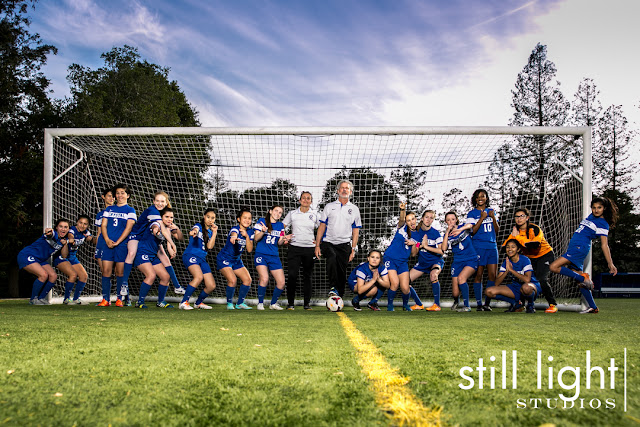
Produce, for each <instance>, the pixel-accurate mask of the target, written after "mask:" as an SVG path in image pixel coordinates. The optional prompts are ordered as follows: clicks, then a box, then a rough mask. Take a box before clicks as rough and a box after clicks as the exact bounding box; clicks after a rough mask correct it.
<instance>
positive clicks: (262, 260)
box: [253, 255, 282, 271]
mask: <svg viewBox="0 0 640 427" xmlns="http://www.w3.org/2000/svg"><path fill="white" fill-rule="evenodd" d="M253 262H254V263H255V265H256V267H257V266H259V265H265V266H267V268H268V269H269V271H275V270H282V261H280V257H279V256H277V255H256V256H254V257H253Z"/></svg>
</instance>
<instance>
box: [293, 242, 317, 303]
mask: <svg viewBox="0 0 640 427" xmlns="http://www.w3.org/2000/svg"><path fill="white" fill-rule="evenodd" d="M315 250H316V248H315V247H310V248H304V247H300V246H293V245H290V246H289V251H288V253H287V261H288V263H289V277H288V280H287V299H288V300H289V305H294V302H295V300H296V287H297V286H298V275H299V273H300V266H302V293H303V295H304V305H305V306H307V305H309V303H310V302H311V274H312V273H313V265H314V264H315V260H314V258H315Z"/></svg>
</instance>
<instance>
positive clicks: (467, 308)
mask: <svg viewBox="0 0 640 427" xmlns="http://www.w3.org/2000/svg"><path fill="white" fill-rule="evenodd" d="M456 311H457V312H458V313H468V312H470V311H471V307H467V306H466V305H465V306H463V307H460V308H458V309H457V310H456Z"/></svg>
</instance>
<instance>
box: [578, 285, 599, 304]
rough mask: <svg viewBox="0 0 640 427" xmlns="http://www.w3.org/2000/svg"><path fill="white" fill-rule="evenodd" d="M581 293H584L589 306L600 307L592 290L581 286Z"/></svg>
mask: <svg viewBox="0 0 640 427" xmlns="http://www.w3.org/2000/svg"><path fill="white" fill-rule="evenodd" d="M580 293H581V294H582V296H583V297H584V299H586V300H587V304H589V307H591V308H598V306H597V305H596V302H595V301H594V299H593V294H592V293H591V291H590V290H588V289H585V288H580Z"/></svg>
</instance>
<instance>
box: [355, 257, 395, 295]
mask: <svg viewBox="0 0 640 427" xmlns="http://www.w3.org/2000/svg"><path fill="white" fill-rule="evenodd" d="M387 274H389V272H388V271H387V269H386V267H385V266H384V264H383V263H380V265H379V266H378V275H379V276H380V277H383V276H386V275H387ZM358 278H360V279H362V280H364V282H365V283H366V282H369V281H371V279H373V272H372V271H371V268H370V266H369V262H368V261H365V262H362V263H360V265H358V266H357V267H356V268H354V269H353V271H352V272H351V274H349V279H347V282H348V283H349V287H350V288H351V290H352V291H353V289H354V288H355V285H356V283H358Z"/></svg>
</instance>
